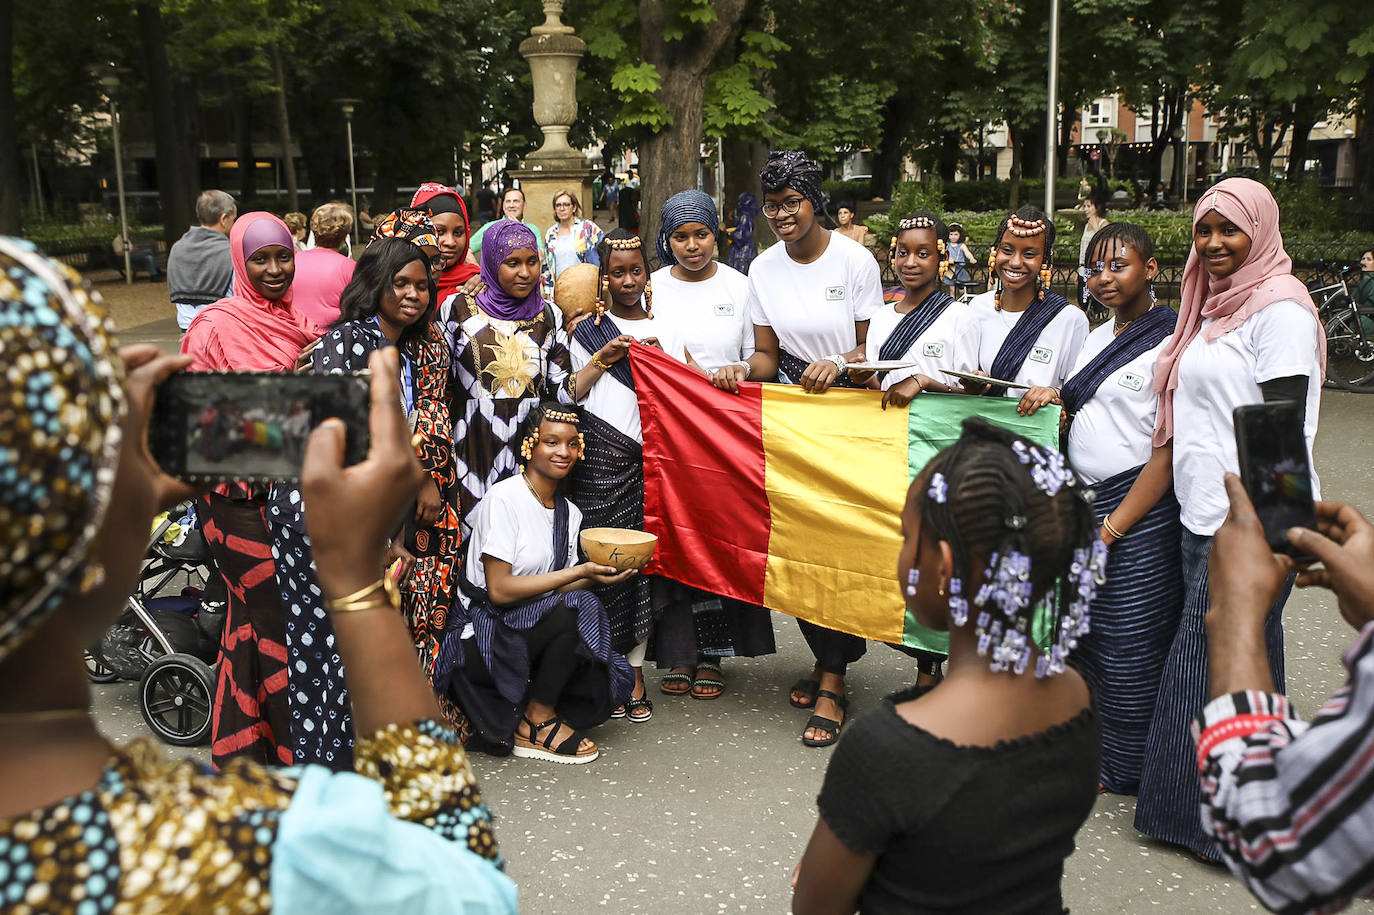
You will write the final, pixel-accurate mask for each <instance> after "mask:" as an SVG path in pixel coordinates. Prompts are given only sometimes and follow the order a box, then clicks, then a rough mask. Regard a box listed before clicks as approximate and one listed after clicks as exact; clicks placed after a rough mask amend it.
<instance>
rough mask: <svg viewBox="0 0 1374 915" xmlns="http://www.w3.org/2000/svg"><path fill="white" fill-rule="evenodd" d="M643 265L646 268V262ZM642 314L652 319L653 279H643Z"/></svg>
mask: <svg viewBox="0 0 1374 915" xmlns="http://www.w3.org/2000/svg"><path fill="white" fill-rule="evenodd" d="M644 266H645V267H646V268H647V267H648V266H649V265H648V264H647V263H646V264H645V265H644ZM644 314H645V315H646V316H647V317H648V318H649V319H650V320H653V317H654V281H653V280H645V281H644Z"/></svg>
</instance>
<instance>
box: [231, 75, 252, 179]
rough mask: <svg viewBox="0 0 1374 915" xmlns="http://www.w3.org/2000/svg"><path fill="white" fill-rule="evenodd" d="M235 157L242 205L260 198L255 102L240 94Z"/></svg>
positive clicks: (235, 109)
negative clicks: (254, 121) (254, 120)
mask: <svg viewBox="0 0 1374 915" xmlns="http://www.w3.org/2000/svg"><path fill="white" fill-rule="evenodd" d="M232 110H233V115H234V157H235V158H236V159H238V162H239V199H240V201H241V202H242V203H247V202H248V201H250V200H252V199H254V198H255V197H257V196H258V163H257V157H256V156H254V155H253V100H252V99H251V98H249V97H248V96H247V95H243V94H239V95H236V96H235V98H234V104H233V109H232Z"/></svg>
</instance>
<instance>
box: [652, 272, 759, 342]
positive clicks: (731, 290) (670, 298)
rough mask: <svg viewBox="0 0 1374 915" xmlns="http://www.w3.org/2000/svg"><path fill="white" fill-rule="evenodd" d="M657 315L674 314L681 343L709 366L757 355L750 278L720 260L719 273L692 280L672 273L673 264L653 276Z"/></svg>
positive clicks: (669, 315)
mask: <svg viewBox="0 0 1374 915" xmlns="http://www.w3.org/2000/svg"><path fill="white" fill-rule="evenodd" d="M650 279H651V280H652V281H653V284H654V314H655V315H662V316H664V317H666V318H671V319H672V321H673V323H674V324H676V325H677V326H678V329H679V330H680V331H681V332H682V343H683V345H684V346H685V347H686V348H687V352H689V353H691V354H692V358H693V359H695V360H696V361H697V364H698V365H700V366H701V367H702V368H704V369H718V368H720V367H721V366H722V365H729V364H730V363H731V362H739V361H740V360H741V359H748V358H749V357H750V356H752V355H753V354H754V325H753V323H752V322H751V321H750V320H749V315H748V314H747V313H746V312H747V311H748V303H749V277H747V276H745V275H744V274H743V273H740V272H739V271H738V270H736V269H735V268H734V267H731V266H729V265H727V264H722V263H720V262H717V263H716V272H715V275H713V276H711V277H710V278H709V279H704V280H701V281H699V282H695V283H689V282H686V281H685V280H680V279H677V278H676V277H674V276H673V268H672V266H671V265H669V266H667V267H660V268H659V269H657V270H655V271H654V273H653V276H651V277H650Z"/></svg>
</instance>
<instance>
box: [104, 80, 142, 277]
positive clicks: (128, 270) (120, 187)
mask: <svg viewBox="0 0 1374 915" xmlns="http://www.w3.org/2000/svg"><path fill="white" fill-rule="evenodd" d="M100 85H102V86H104V87H105V96H106V98H108V99H109V100H110V128H111V130H112V131H113V133H114V136H113V140H114V155H115V191H116V192H117V193H118V194H119V240H120V242H121V243H122V246H123V248H124V282H125V284H126V285H132V284H133V281H134V264H133V252H131V251H130V250H129V248H130V246H129V218H128V215H127V212H126V210H125V206H124V153H123V152H122V151H121V150H120V148H119V104H118V103H117V102H115V98H114V96H115V90H116V89H118V88H119V76H118V75H117V74H115V73H107V74H106V75H105V76H102V77H101V78H100Z"/></svg>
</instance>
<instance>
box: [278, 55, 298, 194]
mask: <svg viewBox="0 0 1374 915" xmlns="http://www.w3.org/2000/svg"><path fill="white" fill-rule="evenodd" d="M272 78H273V79H274V80H276V83H277V88H276V92H275V93H274V95H275V96H276V99H277V142H278V143H280V144H281V171H282V176H283V177H284V178H285V179H286V208H287V209H288V210H298V209H300V197H299V195H298V194H297V193H296V160H295V158H294V157H293V156H292V155H291V115H290V113H289V112H288V111H287V110H286V68H285V67H283V66H282V62H281V50H280V49H279V48H278V47H277V46H276V45H273V46H272Z"/></svg>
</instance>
